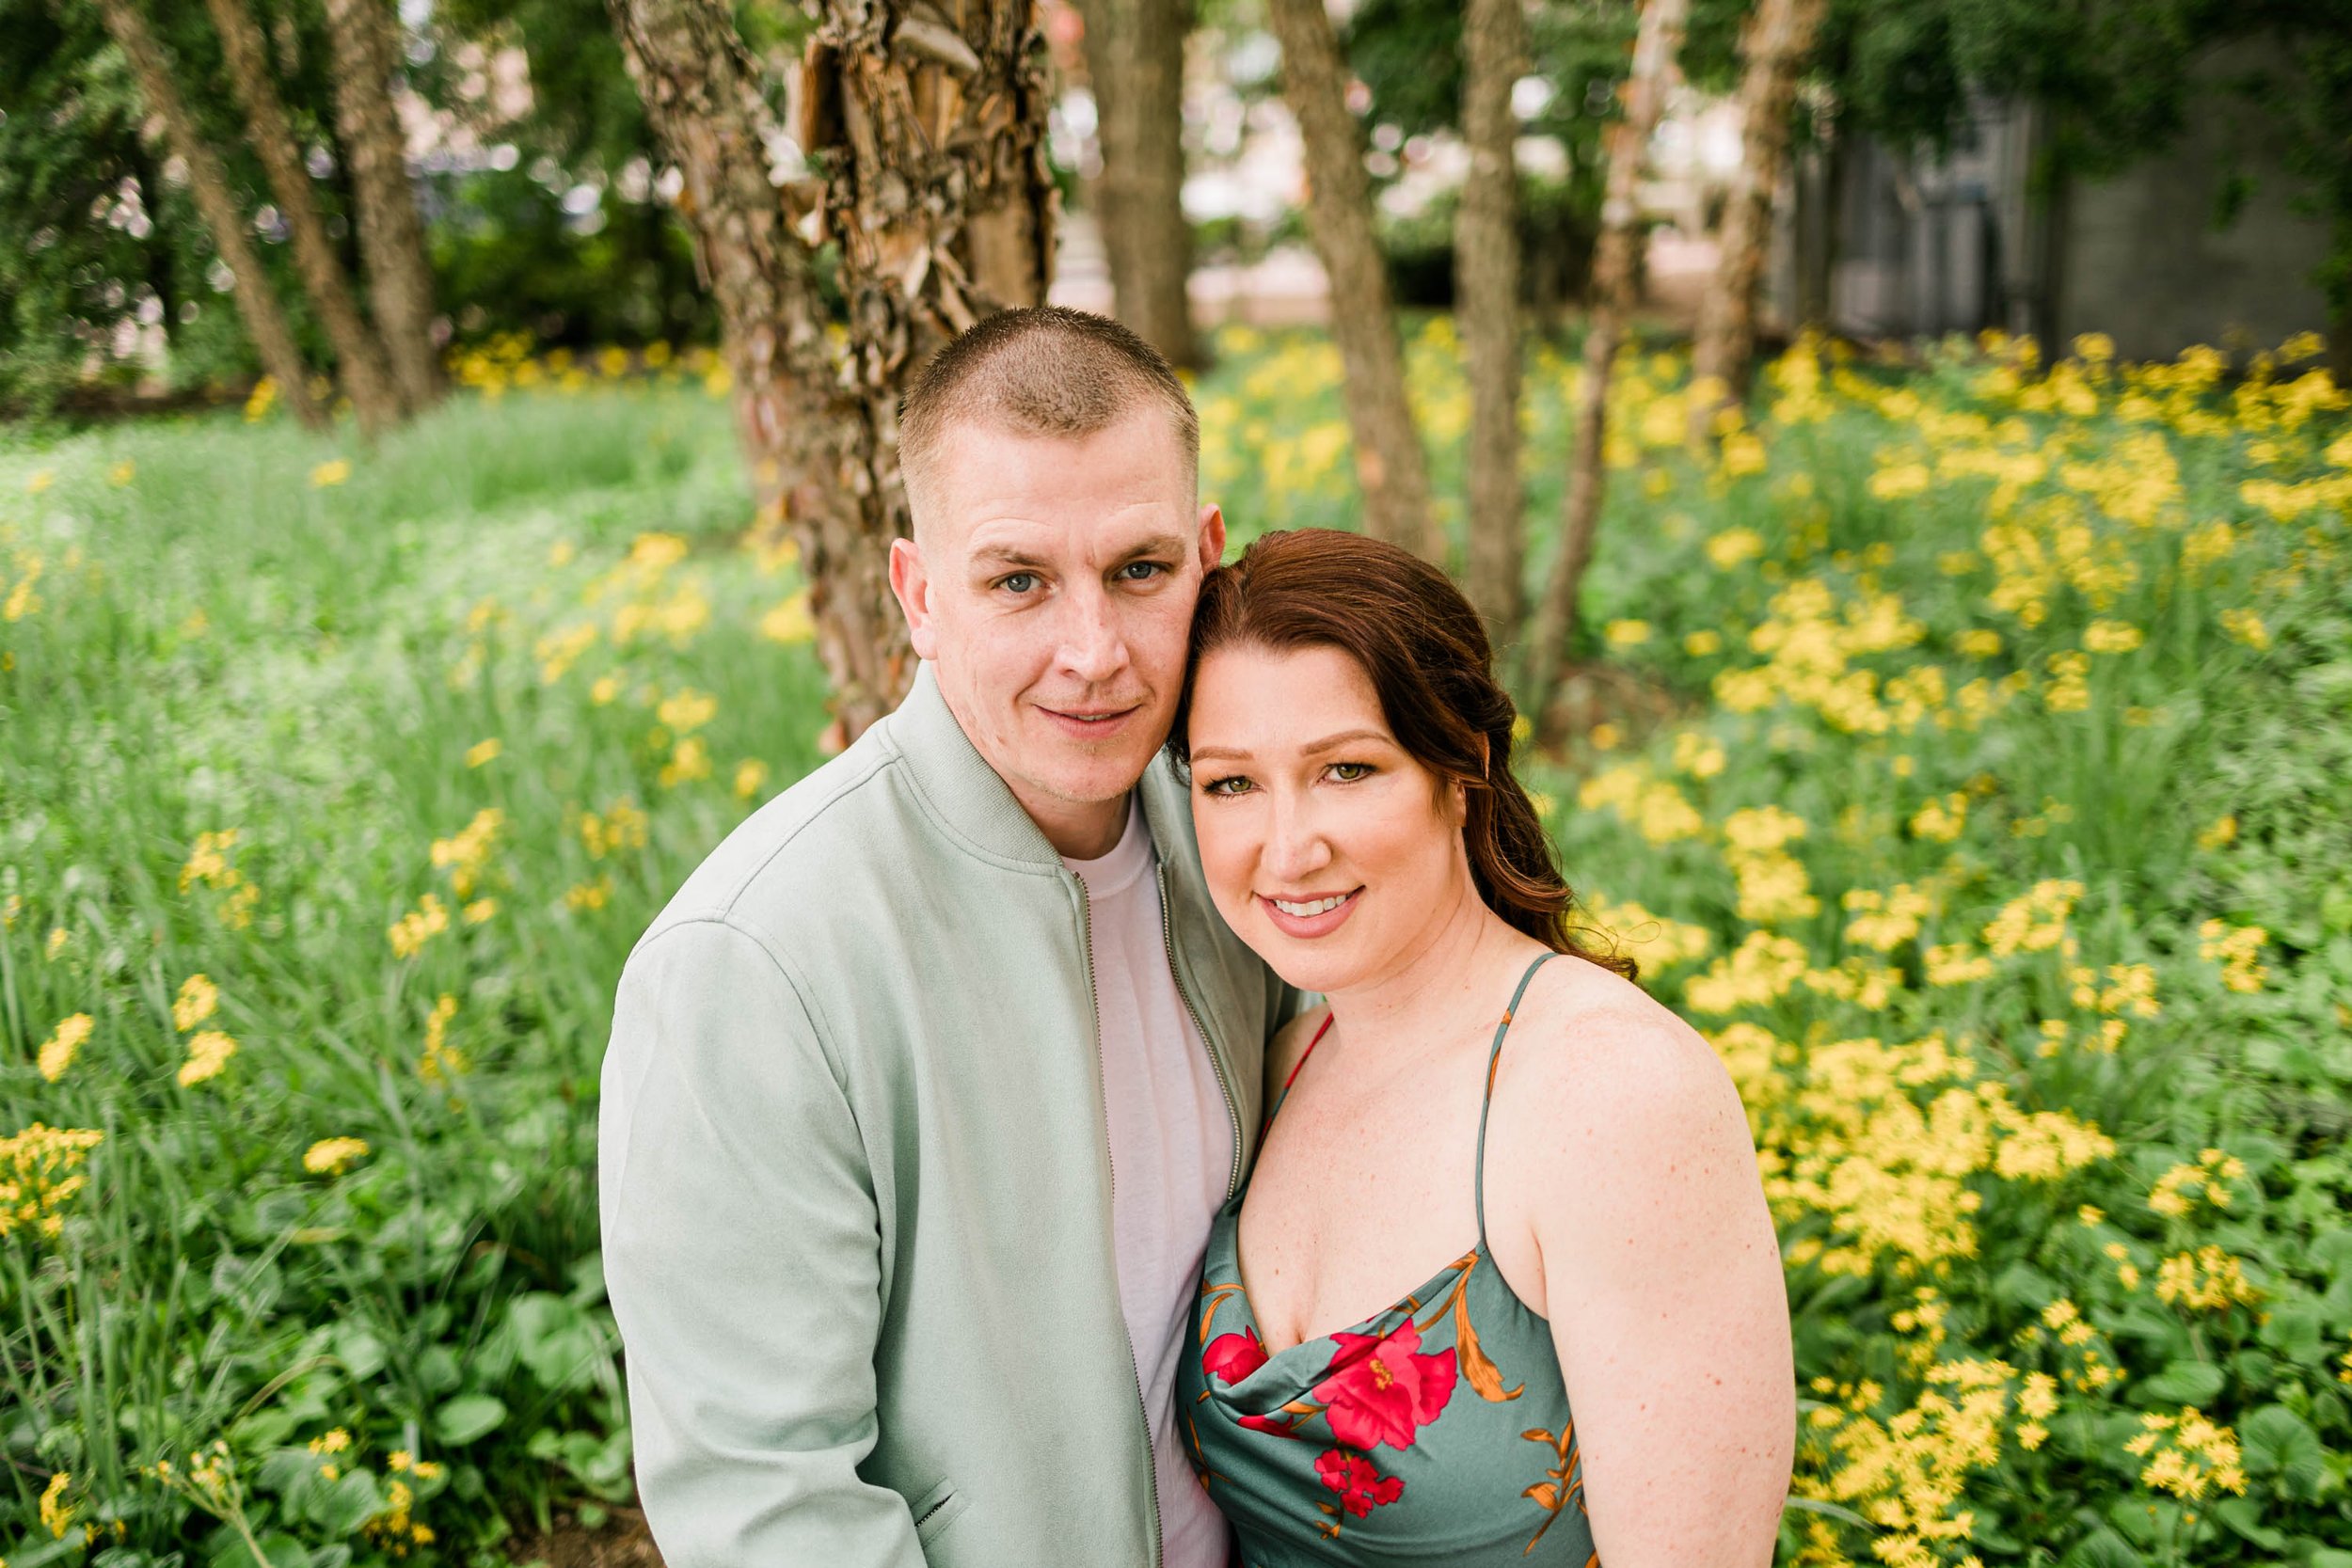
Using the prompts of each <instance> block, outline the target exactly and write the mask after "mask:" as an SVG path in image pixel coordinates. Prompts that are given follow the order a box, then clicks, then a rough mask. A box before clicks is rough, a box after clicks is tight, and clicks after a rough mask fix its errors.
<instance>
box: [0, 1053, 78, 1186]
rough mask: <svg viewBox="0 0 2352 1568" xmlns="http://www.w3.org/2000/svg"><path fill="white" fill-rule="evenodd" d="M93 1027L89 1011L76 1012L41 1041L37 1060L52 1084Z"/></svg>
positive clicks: (62, 1073)
mask: <svg viewBox="0 0 2352 1568" xmlns="http://www.w3.org/2000/svg"><path fill="white" fill-rule="evenodd" d="M93 1027H95V1024H94V1022H93V1021H92V1020H91V1018H90V1015H89V1014H87V1013H75V1014H73V1015H72V1016H71V1017H68V1018H63V1019H60V1020H58V1021H57V1026H56V1029H54V1030H52V1031H51V1032H50V1035H49V1037H48V1038H47V1039H45V1040H43V1041H41V1042H40V1055H39V1057H38V1058H37V1060H38V1061H39V1063H40V1075H41V1077H43V1078H45V1079H47V1080H48V1081H49V1082H50V1083H52V1084H54V1083H56V1081H57V1080H58V1079H60V1078H62V1077H64V1076H65V1069H68V1068H70V1067H72V1065H73V1053H75V1052H77V1051H79V1050H81V1049H82V1042H83V1041H85V1040H87V1039H88V1038H89V1037H90V1030H91V1029H92V1028H93ZM4 1200H5V1195H0V1201H4Z"/></svg>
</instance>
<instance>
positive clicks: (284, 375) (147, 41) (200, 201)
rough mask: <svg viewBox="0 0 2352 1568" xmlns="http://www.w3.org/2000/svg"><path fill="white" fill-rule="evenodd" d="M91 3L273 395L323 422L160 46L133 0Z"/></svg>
mask: <svg viewBox="0 0 2352 1568" xmlns="http://www.w3.org/2000/svg"><path fill="white" fill-rule="evenodd" d="M97 4H98V11H99V16H100V18H101V19H102V20H103V22H104V23H105V24H106V31H107V33H108V34H109V35H111V36H112V37H113V39H114V40H115V43H116V45H117V46H118V47H119V48H120V49H121V51H122V53H123V55H125V56H126V57H127V58H128V59H129V60H130V62H131V71H132V74H133V75H134V76H135V77H136V78H137V79H138V84H139V93H140V95H141V96H142V97H144V98H145V99H146V100H147V104H148V107H149V108H151V109H152V110H153V111H154V112H155V115H156V117H157V118H158V119H161V120H162V121H163V122H164V135H165V137H166V139H167V140H168V141H169V142H170V144H171V150H172V151H174V152H175V153H177V154H178V155H179V157H180V160H181V162H183V163H184V164H185V165H187V167H188V192H189V194H190V195H191V196H193V197H194V198H196V207H197V211H198V212H199V214H202V215H203V218H204V227H205V228H206V229H207V230H210V231H211V233H212V236H213V248H214V250H215V251H216V252H217V253H218V254H219V256H220V260H221V264H222V265H224V266H226V267H227V268H228V269H229V271H230V277H232V278H233V279H234V282H233V296H234V298H235V299H236V302H237V313H238V315H240V316H241V317H243V318H244V320H245V328H246V333H247V334H249V335H250V336H251V337H252V339H253V346H254V347H255V348H256V349H258V350H260V351H261V356H262V369H263V370H264V371H266V372H269V374H270V376H271V378H272V379H273V380H275V381H276V382H277V383H278V388H279V395H280V396H281V397H283V398H284V399H285V401H286V405H287V406H288V407H290V408H292V409H293V410H294V413H295V415H296V417H298V418H299V419H300V420H302V422H303V423H304V424H306V425H308V426H310V428H311V429H313V430H324V429H326V422H327V421H326V410H325V409H323V408H321V407H320V406H319V404H318V400H317V399H315V398H313V397H311V395H310V371H309V370H308V369H307V368H306V367H305V366H304V364H303V362H302V351H301V350H300V349H299V348H297V347H296V346H295V345H294V332H293V330H292V329H291V328H290V327H288V325H286V316H285V312H284V311H283V310H282V309H280V308H279V306H278V294H277V291H276V290H274V289H273V288H272V287H271V286H270V280H269V274H268V273H267V272H266V271H264V270H263V269H262V258H261V256H260V254H259V253H258V252H256V251H255V250H254V248H253V242H252V241H251V240H250V239H249V238H247V237H246V220H245V214H242V213H240V212H239V211H238V210H237V203H236V198H234V197H232V196H231V195H230V190H229V171H228V170H227V169H226V168H224V167H222V166H221V162H220V155H219V154H218V153H217V152H215V151H214V150H213V147H212V144H211V143H210V142H207V141H206V140H205V139H204V135H203V132H202V131H201V130H199V128H198V126H197V123H196V120H195V118H194V117H193V116H191V115H190V114H189V113H188V106H187V104H186V103H185V102H184V101H183V99H182V98H181V96H180V89H179V87H177V86H176V85H175V84H174V83H173V81H172V79H171V67H170V64H169V62H168V61H167V60H166V58H165V56H164V51H163V46H162V45H161V44H159V43H157V42H156V41H155V36H154V34H153V33H151V32H150V31H149V30H148V26H147V19H146V18H145V17H144V16H142V15H140V14H139V10H138V7H137V5H136V3H135V0H97Z"/></svg>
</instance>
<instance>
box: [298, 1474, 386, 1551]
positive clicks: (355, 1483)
mask: <svg viewBox="0 0 2352 1568" xmlns="http://www.w3.org/2000/svg"><path fill="white" fill-rule="evenodd" d="M383 1512H384V1493H383V1491H382V1489H381V1488H379V1487H378V1486H377V1485H376V1484H375V1473H374V1472H373V1471H372V1470H351V1471H347V1472H345V1473H344V1474H343V1475H342V1476H341V1477H339V1478H338V1479H337V1480H336V1481H335V1483H334V1486H333V1487H332V1488H331V1489H330V1490H329V1491H328V1492H327V1494H326V1497H323V1498H321V1499H320V1500H319V1503H318V1504H317V1505H316V1508H315V1511H314V1513H313V1517H315V1518H316V1519H317V1520H318V1522H319V1523H320V1524H322V1525H324V1526H326V1528H327V1529H329V1530H330V1531H332V1532H333V1533H335V1534H337V1535H349V1534H351V1533H352V1532H353V1531H354V1530H356V1529H358V1528H359V1527H360V1526H361V1525H364V1524H366V1523H367V1522H368V1521H369V1520H370V1519H373V1518H374V1517H375V1516H376V1515H377V1514H378V1513H383Z"/></svg>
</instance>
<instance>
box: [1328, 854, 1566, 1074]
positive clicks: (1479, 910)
mask: <svg viewBox="0 0 2352 1568" xmlns="http://www.w3.org/2000/svg"><path fill="white" fill-rule="evenodd" d="M1465 872H1466V874H1465V875H1464V877H1463V878H1462V879H1461V882H1460V885H1459V887H1458V888H1457V890H1456V893H1455V895H1454V897H1453V898H1452V899H1450V900H1449V901H1448V902H1447V903H1445V904H1444V905H1443V906H1441V907H1440V908H1439V910H1438V911H1437V912H1435V913H1434V914H1433V915H1432V917H1431V919H1430V922H1429V924H1428V926H1427V927H1424V929H1423V932H1422V936H1421V937H1420V938H1419V939H1418V940H1417V941H1416V942H1414V943H1413V944H1412V946H1411V947H1410V948H1409V949H1408V951H1409V953H1410V955H1411V956H1410V957H1409V958H1406V959H1405V960H1404V961H1403V962H1402V963H1400V964H1399V965H1397V966H1396V967H1394V968H1392V969H1391V970H1390V971H1389V972H1387V973H1386V974H1377V975H1374V976H1372V977H1370V978H1368V979H1366V980H1365V981H1364V982H1363V983H1361V984H1359V985H1354V986H1350V987H1347V988H1346V989H1345V990H1338V991H1333V992H1331V993H1330V994H1329V995H1328V996H1327V1001H1329V1003H1330V1004H1331V1015H1332V1022H1333V1023H1334V1025H1335V1026H1336V1027H1337V1028H1338V1030H1339V1031H1340V1032H1341V1033H1342V1034H1343V1035H1344V1036H1345V1037H1347V1040H1348V1053H1349V1054H1350V1055H1351V1056H1355V1057H1357V1058H1358V1059H1359V1060H1361V1059H1364V1058H1367V1057H1377V1056H1382V1055H1385V1054H1387V1053H1389V1051H1390V1050H1391V1048H1403V1049H1408V1050H1416V1051H1417V1050H1420V1049H1422V1048H1425V1047H1427V1046H1429V1045H1430V1044H1431V1043H1433V1042H1434V1041H1436V1040H1438V1039H1440V1038H1442V1037H1446V1036H1449V1035H1452V1034H1454V1033H1458V1032H1459V1031H1460V1030H1461V1028H1462V1026H1463V1024H1464V1022H1466V1021H1467V1020H1470V1019H1473V1018H1477V1017H1480V1016H1483V1015H1484V1014H1486V1013H1487V1012H1489V1011H1492V1010H1494V1009H1497V1008H1499V1007H1500V1006H1502V1003H1501V1001H1500V1000H1499V999H1497V998H1496V997H1495V996H1494V995H1492V994H1491V993H1492V991H1493V989H1494V986H1495V979H1494V975H1495V974H1497V973H1498V972H1499V971H1501V970H1502V969H1503V968H1506V967H1509V966H1512V965H1515V964H1523V963H1524V962H1525V961H1526V958H1527V956H1529V955H1532V954H1533V953H1534V951H1535V950H1536V949H1537V948H1538V946H1539V945H1540V944H1539V943H1537V942H1535V941H1534V938H1532V937H1530V936H1528V935H1527V934H1526V933H1525V932H1523V931H1520V930H1518V928H1516V927H1512V926H1510V925H1509V924H1507V923H1505V922H1504V921H1503V919H1502V917H1501V916H1500V915H1498V914H1496V913H1495V912H1494V911H1492V910H1490V909H1488V908H1487V907H1486V900H1485V899H1483V898H1481V897H1479V896H1478V890H1477V888H1476V887H1475V886H1474V885H1473V884H1472V883H1471V881H1470V878H1469V877H1468V875H1467V868H1465Z"/></svg>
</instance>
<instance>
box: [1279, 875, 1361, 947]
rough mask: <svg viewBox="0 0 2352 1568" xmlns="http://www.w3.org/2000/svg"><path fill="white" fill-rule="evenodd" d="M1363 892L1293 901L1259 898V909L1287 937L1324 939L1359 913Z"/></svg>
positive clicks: (1307, 897)
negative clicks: (1358, 906) (1349, 917)
mask: <svg viewBox="0 0 2352 1568" xmlns="http://www.w3.org/2000/svg"><path fill="white" fill-rule="evenodd" d="M1363 891H1364V890H1363V889H1362V888H1361V887H1355V888H1350V889H1349V890H1348V891H1347V892H1345V893H1323V894H1311V895H1308V896H1306V897H1303V898H1292V897H1290V896H1289V895H1284V896H1282V897H1280V898H1272V897H1268V896H1267V895H1264V894H1259V895H1257V897H1258V908H1259V909H1261V910H1262V911H1264V912H1265V917H1266V919H1267V921H1268V922H1270V923H1271V924H1272V925H1273V927H1274V928H1275V929H1276V930H1278V931H1279V932H1281V933H1282V934H1283V935H1284V936H1289V937H1302V938H1312V937H1325V936H1329V935H1330V934H1331V933H1332V932H1333V931H1336V930H1338V929H1339V928H1340V927H1341V926H1343V925H1344V924H1345V923H1346V921H1347V917H1348V916H1349V915H1351V914H1354V913H1355V912H1356V906H1357V904H1358V903H1359V901H1360V898H1359V895H1361V894H1362V893H1363Z"/></svg>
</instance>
